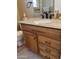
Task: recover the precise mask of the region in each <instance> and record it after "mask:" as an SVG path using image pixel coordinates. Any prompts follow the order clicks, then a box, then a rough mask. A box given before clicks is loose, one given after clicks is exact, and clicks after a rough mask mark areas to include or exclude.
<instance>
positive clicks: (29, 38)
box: [23, 31, 38, 52]
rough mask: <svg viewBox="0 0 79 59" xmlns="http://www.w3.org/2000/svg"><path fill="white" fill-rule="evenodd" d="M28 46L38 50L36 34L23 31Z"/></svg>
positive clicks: (35, 50)
mask: <svg viewBox="0 0 79 59" xmlns="http://www.w3.org/2000/svg"><path fill="white" fill-rule="evenodd" d="M23 33H24V39H25V43H26V46H27V47H28V48H30V49H31V50H32V51H34V52H38V48H37V39H36V35H35V34H33V33H30V32H26V31H23Z"/></svg>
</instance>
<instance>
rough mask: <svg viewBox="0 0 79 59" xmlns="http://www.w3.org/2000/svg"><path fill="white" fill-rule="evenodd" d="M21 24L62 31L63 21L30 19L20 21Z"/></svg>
mask: <svg viewBox="0 0 79 59" xmlns="http://www.w3.org/2000/svg"><path fill="white" fill-rule="evenodd" d="M19 23H23V24H29V25H36V26H43V27H50V28H57V29H61V20H59V19H40V18H30V19H27V20H22V21H19Z"/></svg>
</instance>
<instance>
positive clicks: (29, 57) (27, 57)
mask: <svg viewBox="0 0 79 59" xmlns="http://www.w3.org/2000/svg"><path fill="white" fill-rule="evenodd" d="M17 59H43V58H42V57H41V56H39V55H37V54H35V53H33V52H32V51H30V50H29V49H27V48H23V49H21V51H19V52H18V53H17Z"/></svg>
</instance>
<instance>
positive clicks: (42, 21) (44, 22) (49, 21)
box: [33, 19, 52, 24]
mask: <svg viewBox="0 0 79 59" xmlns="http://www.w3.org/2000/svg"><path fill="white" fill-rule="evenodd" d="M51 22H52V21H51V20H44V19H43V20H36V21H33V23H34V24H47V23H51Z"/></svg>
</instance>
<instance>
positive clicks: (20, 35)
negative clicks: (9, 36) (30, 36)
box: [17, 31, 23, 47]
mask: <svg viewBox="0 0 79 59" xmlns="http://www.w3.org/2000/svg"><path fill="white" fill-rule="evenodd" d="M22 45H23V32H22V31H17V46H18V47H20V46H22Z"/></svg>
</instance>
